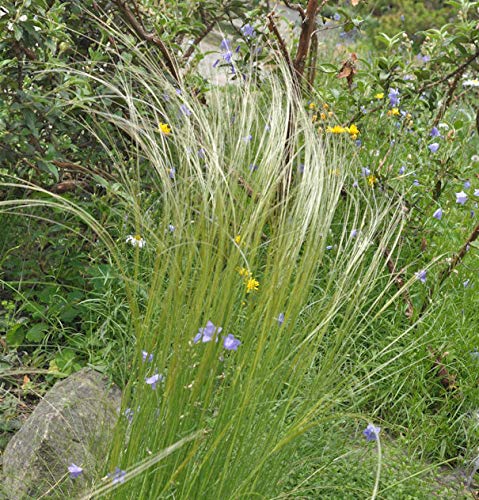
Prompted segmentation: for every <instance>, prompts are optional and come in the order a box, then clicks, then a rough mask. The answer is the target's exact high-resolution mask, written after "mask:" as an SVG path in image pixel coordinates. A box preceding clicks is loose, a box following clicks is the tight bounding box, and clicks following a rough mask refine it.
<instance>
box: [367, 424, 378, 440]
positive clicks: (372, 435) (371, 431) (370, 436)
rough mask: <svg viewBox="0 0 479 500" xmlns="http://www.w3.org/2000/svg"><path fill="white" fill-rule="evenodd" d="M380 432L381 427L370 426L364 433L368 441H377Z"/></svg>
mask: <svg viewBox="0 0 479 500" xmlns="http://www.w3.org/2000/svg"><path fill="white" fill-rule="evenodd" d="M380 430H381V427H376V426H375V425H373V424H368V426H367V427H366V429H364V431H363V434H364V436H365V438H366V441H377V439H378V435H379V431H380Z"/></svg>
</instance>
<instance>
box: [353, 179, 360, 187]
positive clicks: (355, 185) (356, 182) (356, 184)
mask: <svg viewBox="0 0 479 500" xmlns="http://www.w3.org/2000/svg"><path fill="white" fill-rule="evenodd" d="M358 187H359V184H358V181H356V180H355V181H354V182H353V188H358Z"/></svg>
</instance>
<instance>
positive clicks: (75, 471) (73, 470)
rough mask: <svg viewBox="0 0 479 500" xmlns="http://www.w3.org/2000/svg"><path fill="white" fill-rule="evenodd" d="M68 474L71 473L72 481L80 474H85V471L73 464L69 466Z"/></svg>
mask: <svg viewBox="0 0 479 500" xmlns="http://www.w3.org/2000/svg"><path fill="white" fill-rule="evenodd" d="M68 472H69V473H70V477H71V478H72V479H76V478H77V477H78V476H79V475H80V474H82V473H83V469H82V468H81V467H79V466H78V465H75V464H74V463H72V464H71V465H69V466H68Z"/></svg>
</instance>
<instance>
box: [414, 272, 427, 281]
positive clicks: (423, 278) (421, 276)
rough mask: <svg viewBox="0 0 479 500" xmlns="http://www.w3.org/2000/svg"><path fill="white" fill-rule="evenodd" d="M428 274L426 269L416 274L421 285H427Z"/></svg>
mask: <svg viewBox="0 0 479 500" xmlns="http://www.w3.org/2000/svg"><path fill="white" fill-rule="evenodd" d="M426 272H427V271H425V270H424V269H423V270H422V271H418V272H417V273H416V278H417V279H418V280H419V281H420V282H421V283H426Z"/></svg>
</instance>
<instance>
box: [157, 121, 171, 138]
mask: <svg viewBox="0 0 479 500" xmlns="http://www.w3.org/2000/svg"><path fill="white" fill-rule="evenodd" d="M159 129H160V132H161V133H162V134H165V135H168V134H171V128H170V126H169V125H168V124H167V123H161V122H160V126H159Z"/></svg>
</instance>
